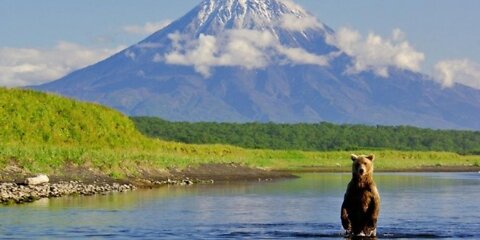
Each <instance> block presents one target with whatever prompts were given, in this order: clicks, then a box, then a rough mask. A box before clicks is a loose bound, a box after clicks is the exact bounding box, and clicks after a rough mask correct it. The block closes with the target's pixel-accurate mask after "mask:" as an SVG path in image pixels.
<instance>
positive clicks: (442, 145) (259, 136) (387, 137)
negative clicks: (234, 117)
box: [132, 117, 480, 154]
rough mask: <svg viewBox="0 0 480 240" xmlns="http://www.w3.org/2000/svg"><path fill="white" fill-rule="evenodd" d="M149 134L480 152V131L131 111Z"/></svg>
mask: <svg viewBox="0 0 480 240" xmlns="http://www.w3.org/2000/svg"><path fill="white" fill-rule="evenodd" d="M132 120H133V121H134V123H135V124H136V126H137V128H138V129H139V130H140V131H141V132H142V133H143V134H145V135H147V136H150V137H154V138H160V139H164V140H169V141H177V142H184V143H196V144H229V145H235V146H240V147H244V148H253V149H282V150H305V151H333V150H345V151H353V150H360V149H362V150H367V149H373V150H374V149H391V150H407V151H410V150H412V151H448V152H457V153H460V154H480V132H478V131H460V130H434V129H423V128H417V127H410V126H380V125H378V126H369V125H353V124H341V125H338V124H332V123H326V122H321V123H298V124H278V123H242V124H240V123H214V122H197V123H191V122H170V121H166V120H163V119H160V118H155V117H132Z"/></svg>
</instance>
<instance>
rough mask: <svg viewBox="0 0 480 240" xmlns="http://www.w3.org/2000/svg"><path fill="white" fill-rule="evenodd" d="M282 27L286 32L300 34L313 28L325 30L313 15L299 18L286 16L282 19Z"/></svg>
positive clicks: (291, 15)
mask: <svg viewBox="0 0 480 240" xmlns="http://www.w3.org/2000/svg"><path fill="white" fill-rule="evenodd" d="M280 26H281V27H282V28H284V29H286V30H290V31H298V32H302V31H305V30H307V29H312V28H321V29H323V25H322V24H321V23H320V22H319V21H317V19H316V18H315V17H313V16H311V15H307V16H297V15H294V14H284V15H283V16H282V18H281V19H280Z"/></svg>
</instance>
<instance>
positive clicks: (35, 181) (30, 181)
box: [25, 174, 50, 185]
mask: <svg viewBox="0 0 480 240" xmlns="http://www.w3.org/2000/svg"><path fill="white" fill-rule="evenodd" d="M49 181H50V179H48V176H47V175H45V174H40V175H38V176H36V177H31V178H27V179H25V184H27V185H40V184H43V183H48V182H49Z"/></svg>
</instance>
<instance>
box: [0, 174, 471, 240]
mask: <svg viewBox="0 0 480 240" xmlns="http://www.w3.org/2000/svg"><path fill="white" fill-rule="evenodd" d="M300 176H301V177H300V178H298V179H293V180H281V181H273V182H260V183H252V182H249V183H248V182H247V183H232V184H213V185H194V186H186V187H185V186H183V187H182V186H170V187H163V188H160V189H154V190H139V191H135V192H130V193H118V194H109V195H104V196H91V197H64V198H59V199H50V200H48V199H45V200H40V201H38V202H35V203H32V204H25V205H14V206H0V238H5V239H28V238H31V239H55V238H57V239H66V238H73V239H78V238H92V239H104V238H112V239H130V238H141V239H159V238H163V239H230V238H235V239H278V238H283V239H298V238H322V239H342V238H343V237H342V230H341V224H340V206H341V204H342V200H343V194H344V191H345V188H346V185H347V183H348V181H349V180H350V175H349V174H338V173H337V174H333V173H328V174H326V173H316V174H303V175H300ZM375 181H376V182H377V185H378V188H379V191H380V194H381V197H382V206H381V213H380V219H379V223H378V235H379V237H378V238H379V239H421V238H426V239H427V238H428V239H431V238H434V239H458V238H463V239H480V207H479V206H480V174H479V173H401V174H399V173H396V174H390V173H383V174H380V173H378V174H376V175H375Z"/></svg>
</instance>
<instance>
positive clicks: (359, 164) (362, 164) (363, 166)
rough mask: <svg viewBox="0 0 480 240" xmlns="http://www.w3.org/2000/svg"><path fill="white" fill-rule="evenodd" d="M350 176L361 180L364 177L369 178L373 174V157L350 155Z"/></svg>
mask: <svg viewBox="0 0 480 240" xmlns="http://www.w3.org/2000/svg"><path fill="white" fill-rule="evenodd" d="M351 157H352V161H353V164H352V174H353V176H355V177H358V178H363V177H365V176H371V175H372V174H373V160H375V156H374V155H368V156H365V155H360V156H357V155H355V154H352V156H351Z"/></svg>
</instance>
